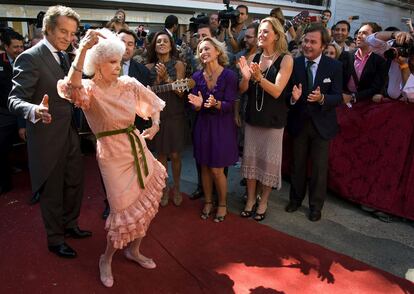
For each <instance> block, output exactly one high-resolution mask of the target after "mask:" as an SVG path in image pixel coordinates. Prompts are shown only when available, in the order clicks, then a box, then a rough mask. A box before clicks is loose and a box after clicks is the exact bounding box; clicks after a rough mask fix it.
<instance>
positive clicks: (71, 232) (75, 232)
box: [65, 227, 92, 239]
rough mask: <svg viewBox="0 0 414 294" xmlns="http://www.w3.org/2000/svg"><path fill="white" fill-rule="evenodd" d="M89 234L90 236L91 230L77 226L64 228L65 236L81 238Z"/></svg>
mask: <svg viewBox="0 0 414 294" xmlns="http://www.w3.org/2000/svg"><path fill="white" fill-rule="evenodd" d="M90 236H92V232H90V231H83V230H81V229H79V227H76V228H70V229H65V237H72V238H74V239H82V238H87V237H90Z"/></svg>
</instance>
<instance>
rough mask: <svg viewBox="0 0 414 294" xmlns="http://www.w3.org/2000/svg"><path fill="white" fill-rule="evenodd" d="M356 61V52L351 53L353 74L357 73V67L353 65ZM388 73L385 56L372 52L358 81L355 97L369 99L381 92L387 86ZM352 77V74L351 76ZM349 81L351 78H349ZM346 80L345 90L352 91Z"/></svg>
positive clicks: (359, 99)
mask: <svg viewBox="0 0 414 294" xmlns="http://www.w3.org/2000/svg"><path fill="white" fill-rule="evenodd" d="M354 62H355V54H351V65H352V67H351V69H352V72H353V74H355V75H356V73H355V67H354V66H353V65H354ZM386 75H387V66H386V62H385V60H384V58H382V57H381V56H379V55H377V54H375V53H371V55H370V57H369V58H368V60H367V62H366V63H365V67H364V69H363V70H362V73H361V77H360V78H359V81H358V82H356V83H355V84H356V88H357V92H356V93H355V98H356V100H357V101H363V100H369V99H371V98H372V96H374V95H375V94H381V93H382V92H383V89H384V87H385V80H386ZM350 78H351V79H352V74H351V77H350ZM348 81H349V79H348ZM348 81H346V84H345V85H346V88H345V89H346V90H345V92H349V93H350V92H351V91H350V90H349V89H348V87H347V85H348Z"/></svg>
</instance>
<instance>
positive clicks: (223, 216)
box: [214, 205, 227, 223]
mask: <svg viewBox="0 0 414 294" xmlns="http://www.w3.org/2000/svg"><path fill="white" fill-rule="evenodd" d="M217 207H227V205H219V206H217ZM226 215H227V208H226V213H225V214H224V215H217V214H216V216H215V218H214V222H215V223H221V222H223V221H224V218H225V217H226Z"/></svg>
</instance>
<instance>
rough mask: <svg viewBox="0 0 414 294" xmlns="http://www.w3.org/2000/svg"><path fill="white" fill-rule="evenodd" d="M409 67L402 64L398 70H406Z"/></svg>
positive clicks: (406, 64)
mask: <svg viewBox="0 0 414 294" xmlns="http://www.w3.org/2000/svg"><path fill="white" fill-rule="evenodd" d="M408 67H409V66H408V63H404V64H400V69H401V70H403V69H407V68H408Z"/></svg>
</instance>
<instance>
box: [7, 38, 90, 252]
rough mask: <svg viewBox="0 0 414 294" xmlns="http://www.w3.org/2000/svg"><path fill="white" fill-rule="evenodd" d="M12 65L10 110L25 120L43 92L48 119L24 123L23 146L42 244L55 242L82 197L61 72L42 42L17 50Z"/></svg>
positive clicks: (74, 220) (77, 152) (79, 167)
mask: <svg viewBox="0 0 414 294" xmlns="http://www.w3.org/2000/svg"><path fill="white" fill-rule="evenodd" d="M65 58H66V61H67V63H68V65H69V60H68V57H67V55H66V57H65ZM14 66H15V67H14V72H13V83H14V86H13V89H12V91H11V92H10V96H9V109H10V111H12V112H13V113H15V114H16V115H18V116H22V117H24V118H25V119H28V118H29V113H32V112H31V111H32V109H33V108H34V107H35V105H39V104H40V103H41V101H42V99H43V95H44V94H48V95H49V113H50V114H51V116H52V122H51V123H50V124H43V123H42V122H41V121H39V122H37V123H32V122H30V121H27V123H26V131H27V147H28V156H29V168H30V177H31V182H32V190H33V191H34V192H36V191H40V193H41V195H42V197H40V207H41V211H42V217H43V222H44V224H45V228H46V233H47V239H48V244H49V245H59V244H62V243H63V242H64V230H65V229H68V228H75V227H77V219H78V216H79V212H80V206H81V200H82V195H83V162H82V157H81V151H80V145H79V137H78V134H77V132H76V129H75V126H74V123H73V119H72V113H73V111H72V105H71V104H70V103H69V102H68V101H67V100H65V99H62V98H60V97H59V95H58V93H57V87H56V84H57V81H58V80H59V79H63V78H64V76H65V74H64V72H63V70H62V68H61V67H60V65H59V63H58V62H57V61H56V59H55V58H54V56H53V54H52V53H51V51H50V50H49V49H48V48H47V47H46V45H45V44H44V42H43V41H42V42H40V43H39V44H37V45H36V46H34V47H32V48H30V49H28V50H27V51H25V52H23V53H22V54H21V55H20V56H19V57H18V58H17V59H16V61H15V64H14Z"/></svg>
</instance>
